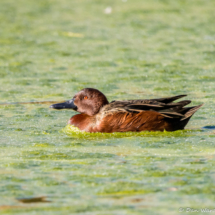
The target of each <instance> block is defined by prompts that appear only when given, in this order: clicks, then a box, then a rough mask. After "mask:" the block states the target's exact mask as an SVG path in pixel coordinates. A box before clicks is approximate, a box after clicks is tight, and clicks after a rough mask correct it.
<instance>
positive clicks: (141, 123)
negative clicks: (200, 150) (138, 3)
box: [50, 88, 203, 133]
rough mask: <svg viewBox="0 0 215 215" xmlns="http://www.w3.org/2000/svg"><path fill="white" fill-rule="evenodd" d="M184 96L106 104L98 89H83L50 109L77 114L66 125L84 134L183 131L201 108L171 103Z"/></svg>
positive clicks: (187, 102)
mask: <svg viewBox="0 0 215 215" xmlns="http://www.w3.org/2000/svg"><path fill="white" fill-rule="evenodd" d="M184 96H186V95H178V96H173V97H167V98H159V99H145V100H123V101H112V102H110V103H109V102H108V100H107V98H106V96H105V95H104V94H103V93H102V92H100V91H99V90H97V89H93V88H85V89H83V90H81V91H80V92H78V93H77V94H76V95H75V96H74V97H73V99H71V100H69V101H67V102H65V103H59V104H53V105H51V106H50V107H51V108H54V109H64V108H66V109H73V110H76V111H78V112H79V113H80V114H77V115H75V116H73V117H71V118H70V120H69V122H68V124H71V125H74V126H76V127H78V128H79V129H80V130H83V131H87V132H106V133H112V132H126V131H134V132H139V131H164V130H166V131H175V130H182V129H184V127H185V126H186V124H187V123H188V121H189V120H190V118H191V117H192V115H193V114H194V113H195V112H196V111H197V110H198V109H199V108H200V107H201V106H202V105H203V104H201V105H198V106H193V107H185V106H186V105H188V104H189V103H190V102H191V101H190V100H183V101H180V102H174V101H175V100H177V99H180V98H182V97H184Z"/></svg>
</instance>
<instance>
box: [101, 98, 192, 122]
mask: <svg viewBox="0 0 215 215" xmlns="http://www.w3.org/2000/svg"><path fill="white" fill-rule="evenodd" d="M184 96H186V95H178V96H174V97H167V98H158V99H146V100H126V101H112V102H111V103H109V104H108V105H106V106H105V107H104V108H103V110H102V111H103V113H105V115H107V114H112V113H116V112H134V113H139V112H142V111H156V112H159V113H160V114H161V115H163V116H165V117H167V118H183V117H184V114H185V112H186V111H183V110H184V106H186V105H188V104H189V103H190V102H191V101H190V100H184V101H180V102H177V103H174V102H173V101H175V100H177V99H179V98H182V97H184Z"/></svg>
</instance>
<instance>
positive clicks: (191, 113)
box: [180, 104, 203, 121]
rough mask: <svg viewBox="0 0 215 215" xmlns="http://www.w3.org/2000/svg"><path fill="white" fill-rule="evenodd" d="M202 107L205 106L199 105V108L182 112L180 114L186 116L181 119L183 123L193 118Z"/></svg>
mask: <svg viewBox="0 0 215 215" xmlns="http://www.w3.org/2000/svg"><path fill="white" fill-rule="evenodd" d="M202 106H203V104H201V105H198V106H193V107H186V108H183V110H182V111H180V113H181V114H183V115H184V117H182V118H181V121H184V120H187V119H190V118H191V116H192V115H193V114H194V113H195V112H196V111H197V110H198V109H199V108H200V107H202Z"/></svg>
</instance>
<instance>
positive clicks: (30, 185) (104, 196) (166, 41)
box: [0, 0, 215, 215]
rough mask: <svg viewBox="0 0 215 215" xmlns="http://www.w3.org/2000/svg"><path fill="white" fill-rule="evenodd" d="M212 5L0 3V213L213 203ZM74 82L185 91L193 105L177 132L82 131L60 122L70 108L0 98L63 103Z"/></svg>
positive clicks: (119, 214) (159, 0)
mask: <svg viewBox="0 0 215 215" xmlns="http://www.w3.org/2000/svg"><path fill="white" fill-rule="evenodd" d="M214 8H215V1H212V0H211V1H210V0H177V1H172V0H150V1H149V0H148V1H146V0H142V1H141V0H132V1H131V0H109V1H107V0H104V1H99V0H94V1H93V0H78V1H70V0H61V1H57V0H37V1H27V0H19V1H15V0H1V1H0V47H1V49H0V50H1V51H0V95H1V105H0V109H1V112H0V116H1V117H0V214H87V215H91V214H92V215H94V214H96V215H101V214H102V215H109V214H111V215H136V214H138V215H139V214H150V215H152V214H171V215H172V214H178V213H180V211H181V210H184V211H183V212H181V214H183V213H185V214H187V212H186V210H187V208H192V209H194V210H200V209H202V208H208V209H214V208H215V205H214V201H215V172H214V167H215V156H214V155H215V130H214V129H215V122H214V121H215V111H214V108H215V93H214V92H215V83H214V82H215V26H214V20H215V13H214ZM85 87H94V88H98V89H99V90H101V91H102V92H103V93H105V94H106V95H107V97H108V99H109V101H111V100H117V99H141V98H145V99H147V98H158V97H162V96H164V97H165V96H172V95H177V94H188V97H187V99H191V100H193V103H192V104H193V105H197V104H201V103H204V106H203V107H202V108H201V109H200V110H199V111H198V112H197V113H196V114H195V115H194V116H193V117H192V119H191V121H190V122H189V124H188V126H187V127H186V128H187V130H185V131H176V132H172V133H170V132H164V133H161V132H154V133H153V132H142V133H140V134H139V133H138V134H135V133H126V134H123V133H120V134H109V135H108V134H102V135H101V134H100V135H99V134H98V135H95V134H92V135H90V134H82V133H78V132H74V130H72V128H71V127H66V128H65V126H66V123H67V121H68V119H69V118H70V117H71V116H72V115H74V114H75V112H74V111H68V110H67V111H66V110H65V111H64V110H63V111H56V110H50V109H49V108H48V107H49V105H50V104H49V103H43V104H33V103H32V104H15V105H14V104H13V105H9V104H8V105H5V104H4V105H2V103H13V102H30V101H62V100H67V99H70V98H71V97H73V95H74V94H75V93H76V92H77V91H79V90H80V89H82V88H85ZM62 129H63V131H62ZM40 197H44V198H41V201H39V200H38V202H34V199H33V200H32V199H31V198H39V199H40ZM22 198H27V199H28V200H29V201H30V202H31V203H23V202H21V201H19V200H20V199H22ZM44 199H45V201H44V202H43V201H42V200H44ZM179 208H182V209H179ZM179 210H180V211H179ZM196 213H201V212H196Z"/></svg>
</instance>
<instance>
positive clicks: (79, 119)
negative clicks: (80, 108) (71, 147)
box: [68, 113, 96, 132]
mask: <svg viewBox="0 0 215 215" xmlns="http://www.w3.org/2000/svg"><path fill="white" fill-rule="evenodd" d="M95 119H96V117H95V116H89V115H87V114H83V113H81V114H77V115H75V116H73V117H71V118H70V120H69V122H68V124H70V125H74V126H75V127H78V128H79V129H80V130H82V131H87V132H92V131H91V130H92V128H93V127H94V126H95Z"/></svg>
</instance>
